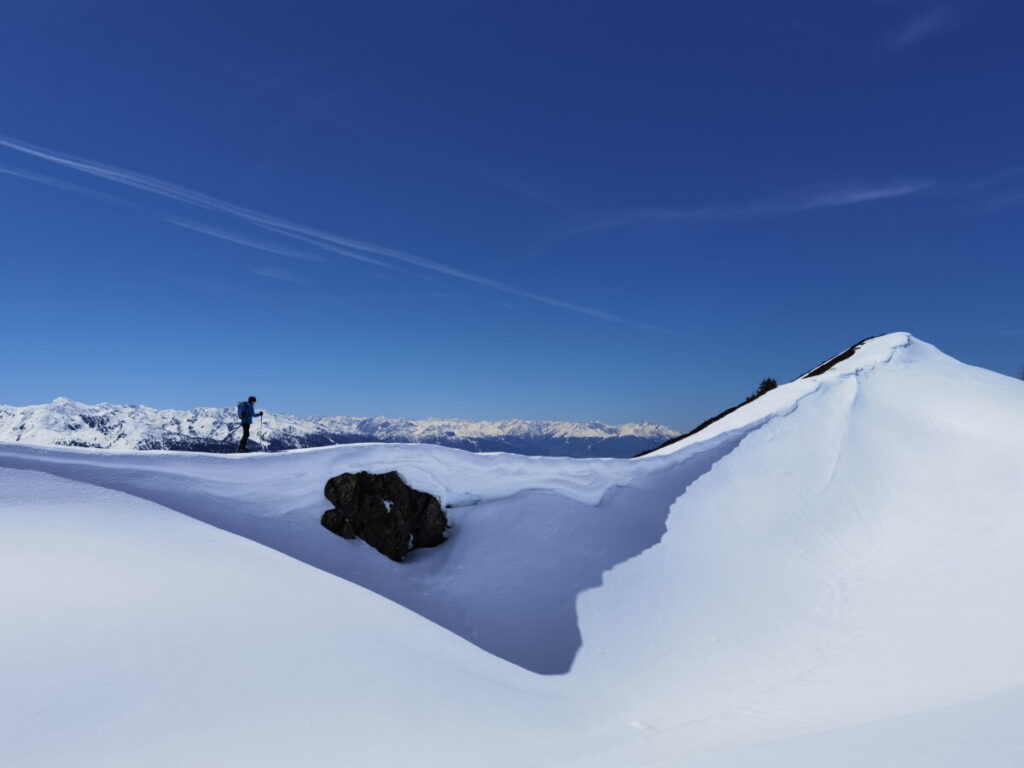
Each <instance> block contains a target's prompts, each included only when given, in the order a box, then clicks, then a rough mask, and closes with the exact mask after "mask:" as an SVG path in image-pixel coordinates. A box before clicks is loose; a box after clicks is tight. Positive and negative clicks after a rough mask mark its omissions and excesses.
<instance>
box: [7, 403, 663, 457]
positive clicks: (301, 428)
mask: <svg viewBox="0 0 1024 768" xmlns="http://www.w3.org/2000/svg"><path fill="white" fill-rule="evenodd" d="M258 405H259V407H261V408H262V407H263V404H262V403H260V404H258ZM241 434H242V433H241V430H240V428H239V422H238V418H237V416H236V413H235V408H234V407H232V408H193V409H192V410H189V411H171V410H157V409H155V408H147V407H146V406H142V405H110V404H109V403H100V404H99V405H85V404H84V403H77V402H75V401H73V400H68V399H67V398H64V397H59V398H57V399H56V400H54V401H53V402H50V403H46V404H44V405H27V406H23V407H14V406H10V405H0V442H21V443H29V444H31V445H66V446H74V447H78V448H120V449H141V450H184V451H207V452H214V453H230V452H234V450H235V448H236V446H237V445H238V441H239V439H240V438H241ZM677 434H679V433H678V431H677V430H674V429H670V428H669V427H663V426H660V425H657V424H647V423H641V424H621V425H618V426H610V425H608V424H602V423H600V422H597V421H591V422H585V423H578V422H571V421H526V420H523V419H508V420H505V421H466V420H465V419H424V420H421V421H411V420H409V419H388V418H383V417H376V418H351V417H346V416H335V417H331V418H315V419H300V418H297V417H295V416H289V415H287V414H279V413H273V412H269V411H268V412H267V414H266V416H265V417H264V418H263V419H259V418H257V419H256V421H255V423H254V425H253V429H252V434H251V436H250V441H249V445H250V448H251V449H252V450H271V451H280V450H289V449H293V448H316V447H320V446H325V445H341V444H346V443H367V442H382V443H430V444H433V445H445V446H448V447H450V448H461V449H462V450H466V451H507V452H510V453H522V454H526V455H534V456H576V457H591V456H616V457H628V456H635V455H636V454H638V453H640V452H641V451H645V450H648V449H650V448H653V447H656V446H658V445H660V444H661V443H662V442H664V441H665V440H667V439H669V438H671V437H674V436H675V435H677Z"/></svg>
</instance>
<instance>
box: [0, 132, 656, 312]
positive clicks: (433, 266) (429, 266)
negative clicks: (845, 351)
mask: <svg viewBox="0 0 1024 768" xmlns="http://www.w3.org/2000/svg"><path fill="white" fill-rule="evenodd" d="M0 146H3V147H7V148H8V149H11V150H14V151H15V152H21V153H22V154H25V155H30V156H32V157H36V158H39V159H40V160H46V161H47V162H51V163H56V164H58V165H62V166H64V167H66V168H71V169H73V170H76V171H79V172H80V173H85V174H89V175H91V176H95V177H97V178H100V179H104V180H106V181H111V182H114V183H117V184H122V185H124V186H127V187H132V188H134V189H138V190H141V191H143V192H149V193H151V194H154V195H160V196H161V197H166V198H169V199H171V200H175V201H177V202H180V203H184V204H186V205H191V206H195V207H197V208H203V209H205V210H209V211H215V212H217V213H223V214H227V215H229V216H234V217H236V218H239V219H242V220H244V221H247V222H249V223H251V224H254V225H256V226H258V227H261V228H263V229H267V230H270V231H272V232H277V233H278V234H281V235H284V236H286V237H291V238H293V239H299V240H303V241H305V242H307V243H312V244H314V245H316V246H318V247H320V248H323V249H324V250H329V251H334V252H337V253H341V254H342V255H345V256H349V257H350V258H360V255H357V254H356V253H353V251H356V252H362V253H370V254H374V255H375V256H383V257H386V258H389V259H393V260H395V261H400V262H404V263H406V264H410V265H413V266H416V267H419V268H421V269H426V270H430V271H433V272H438V273H440V274H444V275H448V276H449V277H454V278H457V279H459V280H464V281H466V282H470V283H474V284H476V285H480V286H484V287H486V288H491V289H493V290H496V291H501V292H503V293H507V294H511V295H513V296H519V297H521V298H525V299H529V300H531V301H535V302H539V303H541V304H547V305H550V306H553V307H559V308H561V309H567V310H570V311H572V312H578V313H580V314H584V315H589V316H590V317H595V318H598V319H600V320H605V321H608V322H612V323H619V324H622V325H628V326H632V327H634V328H643V329H645V330H654V329H655V328H654V327H653V326H649V325H643V324H640V323H634V322H631V321H629V320H626V319H625V318H622V317H619V316H618V315H613V314H610V313H608V312H603V311H601V310H597V309H591V308H590V307H584V306H582V305H579V304H574V303H572V302H568V301H562V300H561V299H556V298H552V297H550V296H545V295H543V294H539V293H534V292H533V291H527V290H522V289H519V288H514V287H512V286H509V285H505V284H504V283H501V282H499V281H497V280H493V279H491V278H489V277H483V276H481V275H475V274H472V273H470V272H465V271H463V270H461V269H457V268H455V267H451V266H448V265H447V264H443V263H441V262H437V261H432V260H430V259H425V258H423V257H421V256H416V255H414V254H411V253H406V252H405V251H400V250H397V249H394V248H388V247H387V246H383V245H378V244H376V243H370V242H366V241H363V240H355V239H353V238H348V237H343V236H341V235H337V234H334V233H333V232H327V231H325V230H322V229H316V228H313V227H306V226H303V225H300V224H296V223H294V222H291V221H288V220H286V219H281V218H278V217H276V216H272V215H270V214H266V213H261V212H259V211H254V210H252V209H250V208H245V207H243V206H239V205H235V204H233V203H229V202H227V201H225V200H220V199H218V198H216V197H212V196H210V195H206V194H203V193H202V192H197V191H195V190H192V189H189V188H187V187H182V186H179V185H177V184H172V183H171V182H168V181H164V180H162V179H158V178H156V177H153V176H147V175H145V174H142V173H136V172H134V171H129V170H125V169H123V168H117V167H115V166H111V165H105V164H102V163H97V162H94V161H91V160H86V159H84V158H80V157H74V156H72V155H66V154H62V153H60V152H56V151H53V150H49V149H45V148H43V147H38V146H34V145H32V144H28V143H26V142H22V141H18V140H17V139H12V138H10V137H8V136H2V135H0ZM175 223H178V224H179V226H181V224H180V223H179V222H175ZM192 229H197V231H202V230H200V229H198V227H195V226H193V227H192ZM206 234H212V232H206ZM213 236H214V237H219V236H220V235H216V234H214V235H213ZM329 246H332V247H329ZM339 248H343V249H347V250H348V252H344V251H340V250H338V249H339ZM263 250H266V249H263ZM362 259H363V260H364V261H365V260H370V261H373V263H377V264H379V263H380V262H378V261H375V260H372V259H370V258H369V257H365V256H363V257H362ZM657 330H661V329H657Z"/></svg>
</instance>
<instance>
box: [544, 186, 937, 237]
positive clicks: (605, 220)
mask: <svg viewBox="0 0 1024 768" xmlns="http://www.w3.org/2000/svg"><path fill="white" fill-rule="evenodd" d="M932 186H934V184H933V182H931V181H905V182H899V183H895V184H882V185H877V186H868V187H865V186H844V187H837V188H835V189H831V190H826V191H824V192H816V193H812V194H804V195H785V196H780V197H778V198H776V199H769V200H762V201H759V202H754V203H750V204H747V205H740V206H735V207H729V206H719V207H715V206H705V207H701V208H671V207H661V208H634V209H630V210H626V211H620V212H618V213H614V214H610V215H608V216H602V217H598V218H595V219H592V220H590V221H588V222H584V223H583V224H580V225H578V226H575V227H571V228H569V229H568V230H566V231H565V232H563V235H581V234H586V233H589V232H598V231H602V230H608V229H616V228H619V227H625V226H630V225H634V224H642V223H645V222H674V221H675V222H678V221H708V220H715V219H722V220H734V219H747V218H759V217H767V216H782V215H788V214H797V213H804V212H808V211H815V210H822V209H827V208H843V207H846V206H853V205H861V204H863V203H872V202H878V201H882V200H893V199H896V198H901V197H908V196H910V195H915V194H918V193H919V192H924V191H925V190H927V189H929V188H930V187H932Z"/></svg>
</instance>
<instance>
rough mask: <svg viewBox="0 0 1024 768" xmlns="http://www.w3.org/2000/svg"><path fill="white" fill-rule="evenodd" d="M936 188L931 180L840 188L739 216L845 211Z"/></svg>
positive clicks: (759, 207) (751, 209)
mask: <svg viewBox="0 0 1024 768" xmlns="http://www.w3.org/2000/svg"><path fill="white" fill-rule="evenodd" d="M932 186H933V183H932V182H930V181H908V182H900V183H897V184H885V185H881V186H874V187H840V188H838V189H833V190H829V191H827V192H821V193H818V194H814V195H809V196H806V197H803V198H796V199H792V200H780V201H778V202H767V203H763V204H760V205H752V206H750V207H749V208H747V209H745V210H744V209H740V210H739V211H738V213H739V214H740V215H743V214H746V215H750V216H758V215H763V214H772V213H800V212H802V211H814V210H819V209H822V208H842V207H845V206H848V205H860V204H861V203H873V202H877V201H879V200H892V199H895V198H899V197H907V196H909V195H916V194H917V193H918V192H924V191H925V190H926V189H928V188H930V187H932Z"/></svg>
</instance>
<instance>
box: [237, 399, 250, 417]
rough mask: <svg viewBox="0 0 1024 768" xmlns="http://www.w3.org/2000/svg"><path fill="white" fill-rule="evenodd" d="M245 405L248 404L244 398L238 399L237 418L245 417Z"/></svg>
mask: <svg viewBox="0 0 1024 768" xmlns="http://www.w3.org/2000/svg"><path fill="white" fill-rule="evenodd" d="M247 405H248V403H247V402H245V400H239V401H238V418H240V419H244V418H245V416H246V412H247V409H246V407H245V406H247Z"/></svg>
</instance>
